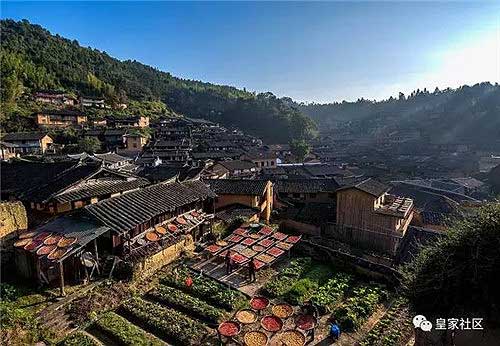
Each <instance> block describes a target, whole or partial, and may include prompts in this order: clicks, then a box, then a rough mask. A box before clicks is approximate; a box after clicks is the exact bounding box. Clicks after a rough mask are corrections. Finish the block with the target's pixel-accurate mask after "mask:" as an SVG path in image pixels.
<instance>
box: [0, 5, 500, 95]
mask: <svg viewBox="0 0 500 346" xmlns="http://www.w3.org/2000/svg"><path fill="white" fill-rule="evenodd" d="M1 6H2V8H1V9H2V12H1V13H2V14H1V16H2V18H13V19H17V20H18V19H23V18H25V19H28V20H29V21H30V22H32V23H36V24H40V25H42V26H44V27H45V28H47V29H48V30H50V31H51V32H52V33H54V34H55V33H58V34H60V35H61V36H65V37H67V38H70V39H77V40H78V41H79V42H80V44H81V45H83V46H91V47H95V48H98V49H100V50H104V51H106V52H107V53H108V54H110V55H111V56H114V57H116V58H119V59H135V60H138V61H141V62H143V63H145V64H148V65H152V66H155V67H157V68H159V69H161V70H164V71H169V72H171V73H172V74H173V75H176V76H179V77H184V78H190V79H196V80H203V81H209V82H214V83H222V84H229V85H234V86H238V87H246V88H247V90H255V91H257V92H262V91H271V92H273V93H275V94H276V95H278V96H290V97H292V98H294V99H296V100H299V101H315V102H328V101H338V100H343V99H347V100H356V99H357V98H359V97H364V98H369V99H374V98H376V99H381V98H386V97H388V96H390V95H395V96H396V95H397V94H398V92H399V91H403V92H405V93H408V92H410V91H411V90H413V89H416V88H420V89H423V88H424V87H426V88H428V89H432V90H433V89H434V88H435V87H436V86H438V87H440V88H444V87H448V86H450V87H457V86H459V85H462V84H474V83H477V82H482V81H491V82H498V81H500V4H499V3H498V2H482V3H481V2H476V1H474V2H442V3H438V2H423V3H413V2H412V3H410V2H382V3H375V2H368V3H361V2H336V3H332V2H329V3H325V2H321V3H312V2H304V3H300V2H277V3H270V2H252V3H250V2H223V3H221V2H219V3H212V2H104V3H103V2H86V3H79V2H51V3H47V2H36V3H26V2H7V3H6V2H2V4H1Z"/></svg>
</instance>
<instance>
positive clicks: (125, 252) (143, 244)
mask: <svg viewBox="0 0 500 346" xmlns="http://www.w3.org/2000/svg"><path fill="white" fill-rule="evenodd" d="M214 197H215V194H214V193H213V192H212V191H211V190H210V189H209V188H208V187H207V186H206V185H205V184H204V183H203V182H201V181H199V180H198V181H193V180H191V181H185V182H183V183H178V182H170V183H160V184H156V185H152V186H148V187H145V188H141V189H139V190H137V191H133V192H129V193H127V194H123V195H120V196H117V197H113V198H109V199H107V200H103V201H99V202H97V203H95V204H91V205H88V206H86V207H84V208H82V209H79V210H78V211H75V212H73V213H70V214H67V215H63V216H60V217H57V218H55V219H53V220H50V221H49V222H47V223H46V224H44V225H42V226H39V227H38V228H37V229H35V230H34V231H33V234H28V235H27V236H30V237H31V239H32V240H33V241H35V244H33V246H30V247H28V248H23V247H19V248H18V252H17V256H16V266H17V268H18V271H19V273H20V274H21V275H23V276H25V277H28V278H35V279H37V280H39V281H40V282H41V283H45V284H49V285H50V284H54V283H57V284H59V285H60V287H61V294H62V295H64V286H65V284H67V283H68V282H75V281H76V282H78V281H81V280H82V279H83V278H84V277H85V276H86V275H87V273H86V270H85V268H84V267H85V266H90V267H94V264H95V267H97V268H98V267H101V268H102V266H97V263H101V262H103V259H104V258H105V257H106V256H107V255H109V254H113V255H114V256H115V257H114V260H113V263H117V262H126V263H129V264H130V267H131V268H132V270H133V274H134V275H141V274H142V273H148V272H151V271H154V270H156V269H158V268H160V267H162V266H163V265H165V264H168V263H170V262H171V261H173V260H175V259H177V258H178V257H179V256H180V254H181V253H182V252H183V251H185V250H186V249H187V248H189V247H192V245H193V241H194V240H196V239H199V238H200V237H201V236H203V234H204V233H205V232H206V231H207V230H208V229H209V228H210V220H211V219H212V218H213V198H214ZM49 235H50V236H51V237H56V238H57V239H60V238H61V237H63V238H65V239H67V240H71V239H73V241H74V243H72V245H71V246H69V247H66V248H65V250H62V251H61V253H60V254H58V256H57V257H56V258H53V256H47V255H46V254H44V252H43V250H40V248H41V247H42V246H43V244H42V242H41V241H40V240H41V239H42V237H48V236H49ZM39 250H40V251H39ZM101 264H102V263H101ZM113 267H114V265H113ZM89 270H90V269H89Z"/></svg>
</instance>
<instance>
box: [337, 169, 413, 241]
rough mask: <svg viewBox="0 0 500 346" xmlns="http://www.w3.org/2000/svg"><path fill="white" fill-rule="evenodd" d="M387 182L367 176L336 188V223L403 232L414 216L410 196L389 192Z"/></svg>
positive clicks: (393, 232) (365, 228) (383, 231)
mask: <svg viewBox="0 0 500 346" xmlns="http://www.w3.org/2000/svg"><path fill="white" fill-rule="evenodd" d="M389 189H390V186H387V185H385V184H383V183H380V182H378V181H376V180H374V179H372V178H368V179H365V180H362V181H361V182H358V183H356V184H352V185H348V186H345V187H341V188H340V189H338V190H337V218H336V220H337V225H343V226H346V227H350V228H355V229H358V230H368V231H374V232H379V233H389V234H397V235H401V236H402V235H404V233H405V232H406V230H407V228H408V226H409V224H410V222H411V220H412V218H413V200H412V199H411V198H406V197H398V196H394V195H390V194H388V193H387V192H388V191H389Z"/></svg>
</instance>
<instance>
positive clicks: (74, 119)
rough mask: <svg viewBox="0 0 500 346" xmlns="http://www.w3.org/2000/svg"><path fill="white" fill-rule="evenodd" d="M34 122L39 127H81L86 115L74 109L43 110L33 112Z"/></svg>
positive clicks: (85, 120)
mask: <svg viewBox="0 0 500 346" xmlns="http://www.w3.org/2000/svg"><path fill="white" fill-rule="evenodd" d="M34 118H35V123H36V125H37V126H38V127H41V128H65V127H82V126H83V125H85V124H86V123H87V116H86V115H85V114H83V113H82V112H79V111H75V110H68V109H65V110H44V111H41V112H38V113H34Z"/></svg>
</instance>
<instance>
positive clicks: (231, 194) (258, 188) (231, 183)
mask: <svg viewBox="0 0 500 346" xmlns="http://www.w3.org/2000/svg"><path fill="white" fill-rule="evenodd" d="M205 183H206V184H208V185H209V186H210V189H211V190H212V191H214V192H215V193H216V194H217V198H216V199H215V209H216V211H220V210H222V209H223V208H228V207H230V206H232V205H234V204H237V205H244V206H247V207H250V208H257V209H258V210H259V211H260V213H259V216H260V218H261V219H264V220H265V221H266V222H269V219H270V218H271V212H272V210H273V195H274V192H273V183H272V182H271V181H269V180H267V181H266V180H244V179H239V180H235V179H209V180H205Z"/></svg>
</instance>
